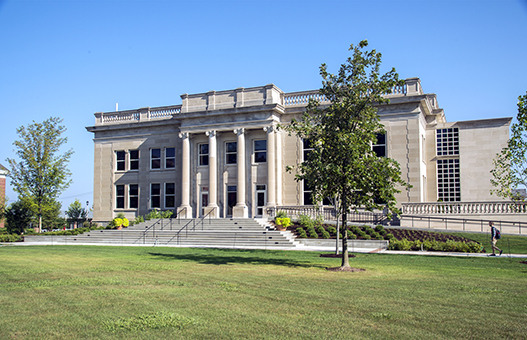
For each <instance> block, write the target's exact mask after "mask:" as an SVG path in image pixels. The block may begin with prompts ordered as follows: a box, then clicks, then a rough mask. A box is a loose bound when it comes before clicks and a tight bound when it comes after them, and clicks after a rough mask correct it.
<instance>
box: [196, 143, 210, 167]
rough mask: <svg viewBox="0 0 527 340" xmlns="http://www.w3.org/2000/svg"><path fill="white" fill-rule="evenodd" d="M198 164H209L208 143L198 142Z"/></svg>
mask: <svg viewBox="0 0 527 340" xmlns="http://www.w3.org/2000/svg"><path fill="white" fill-rule="evenodd" d="M198 153H199V165H209V144H199V145H198Z"/></svg>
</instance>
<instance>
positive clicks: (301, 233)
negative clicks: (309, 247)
mask: <svg viewBox="0 0 527 340" xmlns="http://www.w3.org/2000/svg"><path fill="white" fill-rule="evenodd" d="M296 232H297V233H298V237H300V238H307V234H306V231H305V230H304V228H302V227H298V228H296Z"/></svg>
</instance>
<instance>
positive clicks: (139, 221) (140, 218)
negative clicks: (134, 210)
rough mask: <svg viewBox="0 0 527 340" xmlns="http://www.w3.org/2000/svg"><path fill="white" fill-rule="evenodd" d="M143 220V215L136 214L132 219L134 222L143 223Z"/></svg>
mask: <svg viewBox="0 0 527 340" xmlns="http://www.w3.org/2000/svg"><path fill="white" fill-rule="evenodd" d="M144 221H145V219H144V217H143V216H137V217H136V218H135V220H134V224H139V223H143V222H144Z"/></svg>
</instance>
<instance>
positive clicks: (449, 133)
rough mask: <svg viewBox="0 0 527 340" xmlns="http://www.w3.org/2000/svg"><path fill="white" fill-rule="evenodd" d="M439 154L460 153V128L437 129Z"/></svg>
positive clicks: (450, 154)
mask: <svg viewBox="0 0 527 340" xmlns="http://www.w3.org/2000/svg"><path fill="white" fill-rule="evenodd" d="M436 142H437V155H438V156H453V155H459V129H458V128H449V129H437V130H436Z"/></svg>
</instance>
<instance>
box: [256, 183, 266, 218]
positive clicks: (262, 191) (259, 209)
mask: <svg viewBox="0 0 527 340" xmlns="http://www.w3.org/2000/svg"><path fill="white" fill-rule="evenodd" d="M266 192H267V190H266V187H265V184H257V185H256V217H262V216H263V208H264V206H265V204H266V202H267V198H266Z"/></svg>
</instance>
